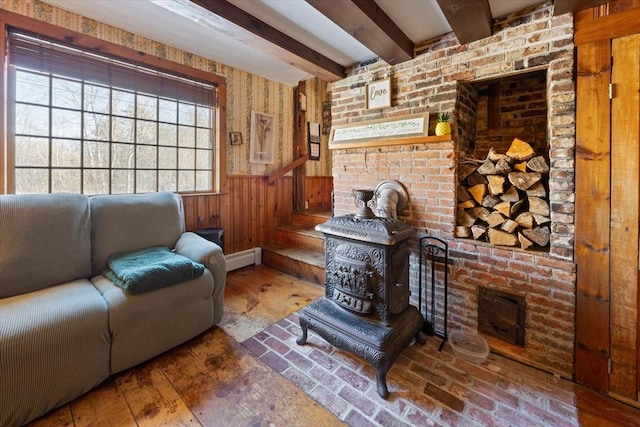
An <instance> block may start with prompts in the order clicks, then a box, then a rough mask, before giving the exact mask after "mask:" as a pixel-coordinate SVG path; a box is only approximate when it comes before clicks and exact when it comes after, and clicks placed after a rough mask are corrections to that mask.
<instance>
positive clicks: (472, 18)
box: [438, 0, 493, 44]
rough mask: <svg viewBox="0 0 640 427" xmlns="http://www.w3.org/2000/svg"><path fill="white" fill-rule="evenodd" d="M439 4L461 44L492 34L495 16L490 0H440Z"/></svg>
mask: <svg viewBox="0 0 640 427" xmlns="http://www.w3.org/2000/svg"><path fill="white" fill-rule="evenodd" d="M438 5H439V6H440V9H441V10H442V13H443V14H444V16H445V18H447V21H448V22H449V26H451V29H452V30H453V32H454V33H455V35H456V37H458V41H459V42H460V44H466V43H471V42H473V41H476V40H480V39H483V38H485V37H489V36H490V35H491V34H492V29H493V18H492V16H491V8H490V7H489V0H473V1H461V0H438Z"/></svg>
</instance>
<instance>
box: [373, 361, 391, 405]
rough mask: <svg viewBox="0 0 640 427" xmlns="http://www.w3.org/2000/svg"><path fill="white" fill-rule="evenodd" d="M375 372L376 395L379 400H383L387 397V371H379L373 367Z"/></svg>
mask: <svg viewBox="0 0 640 427" xmlns="http://www.w3.org/2000/svg"><path fill="white" fill-rule="evenodd" d="M374 369H375V371H376V383H377V384H376V385H377V387H378V394H379V395H380V397H381V398H383V399H385V400H386V398H387V397H389V390H388V389H387V369H380V368H376V367H375V366H374Z"/></svg>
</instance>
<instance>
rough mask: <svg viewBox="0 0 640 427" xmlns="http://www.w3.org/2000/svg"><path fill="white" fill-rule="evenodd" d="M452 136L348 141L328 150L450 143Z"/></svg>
mask: <svg viewBox="0 0 640 427" xmlns="http://www.w3.org/2000/svg"><path fill="white" fill-rule="evenodd" d="M452 140H453V138H452V135H443V136H435V135H434V136H416V137H411V138H397V139H381V140H376V141H348V142H339V143H331V142H330V143H329V149H330V150H337V149H342V148H360V147H385V146H388V145H412V144H431V143H437V142H449V141H452Z"/></svg>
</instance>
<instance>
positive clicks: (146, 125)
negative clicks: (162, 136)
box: [136, 120, 158, 145]
mask: <svg viewBox="0 0 640 427" xmlns="http://www.w3.org/2000/svg"><path fill="white" fill-rule="evenodd" d="M156 129H157V126H156V122H149V121H146V120H138V121H137V122H136V142H137V143H139V144H154V145H155V144H157V143H158V137H157V135H156Z"/></svg>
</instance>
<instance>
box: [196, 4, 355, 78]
mask: <svg viewBox="0 0 640 427" xmlns="http://www.w3.org/2000/svg"><path fill="white" fill-rule="evenodd" d="M191 1H192V2H193V3H195V4H197V5H199V6H201V7H203V8H205V9H207V10H208V11H210V12H212V13H214V14H216V15H218V16H220V17H222V18H224V19H225V20H227V21H229V26H228V28H226V30H227V31H229V32H232V33H233V32H235V33H237V32H238V27H240V28H241V29H242V30H244V34H243V35H244V38H245V39H246V38H247V36H250V37H251V39H250V43H251V46H252V47H255V48H257V49H259V50H260V51H262V52H264V53H266V54H267V55H270V56H273V57H274V58H278V59H280V60H281V61H283V62H286V63H288V64H291V65H292V66H294V67H296V68H298V69H300V70H303V71H305V72H307V73H309V74H311V75H314V76H317V77H319V78H321V79H323V80H325V81H327V82H334V81H336V80H340V79H343V78H344V77H345V68H344V67H343V66H342V65H340V64H338V63H337V62H334V61H332V60H331V59H329V58H327V57H326V56H324V55H322V54H320V53H318V52H316V51H315V50H313V49H311V48H309V47H307V46H305V45H304V44H302V43H300V42H299V41H298V40H295V39H294V38H292V37H289V36H288V35H286V34H284V33H283V32H281V31H279V30H277V29H276V28H273V27H272V26H270V25H268V24H266V23H265V22H262V21H261V20H259V19H258V18H256V17H255V16H253V15H250V14H249V13H247V12H245V11H243V10H242V9H240V8H239V7H237V6H235V5H233V4H231V3H229V2H228V1H226V0H191ZM221 24H224V23H221ZM212 42H213V41H212Z"/></svg>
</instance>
